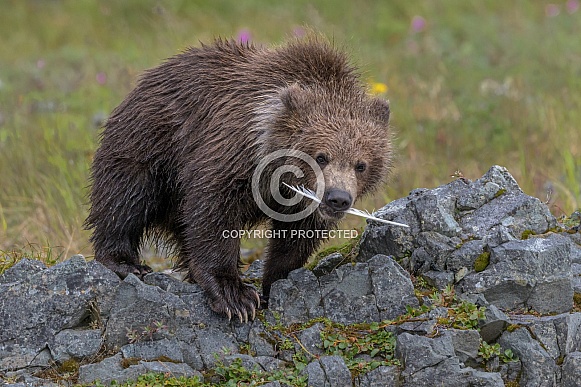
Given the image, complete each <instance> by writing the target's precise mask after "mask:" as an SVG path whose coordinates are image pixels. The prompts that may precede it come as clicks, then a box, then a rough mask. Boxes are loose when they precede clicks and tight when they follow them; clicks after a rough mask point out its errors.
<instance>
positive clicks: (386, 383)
mask: <svg viewBox="0 0 581 387" xmlns="http://www.w3.org/2000/svg"><path fill="white" fill-rule="evenodd" d="M355 385H356V386H358V387H398V386H400V383H399V370H398V368H397V367H396V366H391V367H388V366H380V367H377V368H376V369H374V370H372V371H369V372H368V373H366V374H365V375H363V376H361V377H360V378H359V380H356V383H355Z"/></svg>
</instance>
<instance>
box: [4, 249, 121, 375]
mask: <svg viewBox="0 0 581 387" xmlns="http://www.w3.org/2000/svg"><path fill="white" fill-rule="evenodd" d="M34 271H35V270H33V272H34ZM13 273H14V272H13ZM118 284H119V279H118V277H117V276H116V275H114V274H113V273H112V272H111V271H109V270H107V269H105V268H104V267H103V266H100V265H88V264H87V262H85V259H84V258H83V257H82V256H75V257H73V258H71V259H70V260H67V261H65V262H63V263H60V264H58V265H55V266H53V267H51V268H50V269H46V270H40V271H36V272H34V273H33V274H31V275H30V276H28V277H26V278H24V277H23V278H22V280H20V281H18V282H9V283H5V284H2V285H0V371H2V370H11V369H18V368H23V367H26V366H29V365H37V366H46V365H48V364H41V363H39V361H41V359H43V360H46V361H49V360H51V357H50V353H49V354H48V356H39V354H40V353H41V352H42V351H43V350H45V348H46V346H47V345H48V346H49V347H54V346H55V343H54V339H55V336H56V334H57V333H58V332H60V331H62V330H64V329H69V328H73V327H78V326H82V324H83V322H84V321H85V319H86V318H87V317H89V316H90V312H89V310H90V304H91V303H96V304H97V305H99V304H102V303H103V301H104V300H105V299H106V298H107V297H108V294H109V293H110V292H111V291H115V288H116V287H117V286H118Z"/></svg>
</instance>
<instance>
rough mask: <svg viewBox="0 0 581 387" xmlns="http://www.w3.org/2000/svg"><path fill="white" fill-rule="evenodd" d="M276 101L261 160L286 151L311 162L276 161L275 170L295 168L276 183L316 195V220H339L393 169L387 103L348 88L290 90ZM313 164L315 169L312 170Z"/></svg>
mask: <svg viewBox="0 0 581 387" xmlns="http://www.w3.org/2000/svg"><path fill="white" fill-rule="evenodd" d="M277 97H278V104H276V105H272V103H271V106H275V107H276V109H275V112H276V113H275V114H274V119H272V120H271V121H270V125H269V127H268V128H267V129H266V130H265V132H264V133H263V134H262V136H261V143H260V147H261V152H260V154H261V155H262V156H265V155H267V154H269V153H272V152H276V151H277V150H281V149H286V150H293V151H299V152H301V154H303V155H306V156H308V157H307V158H309V159H310V160H304V157H303V158H300V157H299V158H297V157H287V158H286V159H281V160H278V164H277V166H281V165H283V164H286V165H289V164H291V165H294V166H296V167H298V168H297V169H296V171H289V172H288V173H285V174H283V175H282V176H279V177H280V180H281V181H284V182H286V183H287V184H291V185H295V186H304V187H305V188H308V189H310V190H312V191H317V193H318V196H319V198H320V199H321V204H320V205H319V207H318V209H317V214H318V215H319V216H321V217H322V218H324V219H329V220H338V219H340V218H341V217H342V216H343V215H344V211H345V210H347V209H349V208H350V207H351V206H352V205H353V203H354V202H355V201H356V200H357V199H358V198H360V197H362V196H363V195H365V194H366V193H369V192H371V191H373V190H374V189H375V188H377V187H378V186H380V185H381V183H382V182H383V181H384V179H385V178H386V176H387V174H388V171H389V169H390V167H391V154H392V150H391V136H390V129H389V117H390V109H389V104H388V102H387V101H385V100H382V99H379V98H376V97H371V96H369V95H368V94H367V93H366V92H365V90H364V89H363V88H354V87H353V85H352V84H350V83H347V84H344V85H342V84H340V83H339V84H335V85H331V87H328V86H327V87H321V86H320V85H308V86H302V85H298V84H293V85H290V86H288V87H285V88H284V89H282V90H281V91H280V92H279V94H278V96H277ZM271 112H272V110H271ZM313 160H314V161H313ZM309 161H310V162H309ZM315 163H316V166H318V168H316V167H315V168H313V164H315ZM273 170H274V169H273ZM317 172H318V173H317ZM281 190H282V192H284V191H285V190H284V188H282V189H281ZM287 193H289V196H292V195H290V192H288V191H287ZM285 196H286V195H285ZM303 202H304V201H303Z"/></svg>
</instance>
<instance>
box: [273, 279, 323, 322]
mask: <svg viewBox="0 0 581 387" xmlns="http://www.w3.org/2000/svg"><path fill="white" fill-rule="evenodd" d="M320 304H321V293H320V288H319V281H318V280H317V278H316V277H315V275H314V274H313V273H312V272H311V271H309V270H307V269H304V268H301V269H297V270H294V271H292V272H291V273H289V275H288V277H287V278H286V279H283V280H279V281H276V282H275V283H274V284H272V288H271V290H270V299H269V309H270V310H272V311H274V312H277V313H279V314H280V316H281V322H282V323H283V324H287V325H288V324H292V323H301V322H305V321H308V320H310V319H312V318H315V317H321V316H322V315H323V311H322V308H321V306H320Z"/></svg>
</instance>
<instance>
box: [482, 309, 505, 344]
mask: <svg viewBox="0 0 581 387" xmlns="http://www.w3.org/2000/svg"><path fill="white" fill-rule="evenodd" d="M477 305H478V304H477ZM478 306H485V307H486V310H485V311H484V316H485V319H484V321H480V322H479V328H480V337H482V340H484V341H486V342H487V343H492V342H493V341H495V340H496V339H497V338H499V337H500V335H501V334H502V332H504V330H505V329H506V327H507V326H508V325H509V318H508V316H507V315H506V314H504V313H503V312H502V311H501V310H500V309H498V308H497V307H496V306H495V305H492V304H486V305H478Z"/></svg>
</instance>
